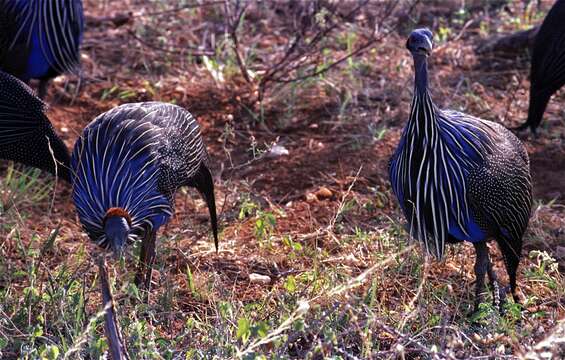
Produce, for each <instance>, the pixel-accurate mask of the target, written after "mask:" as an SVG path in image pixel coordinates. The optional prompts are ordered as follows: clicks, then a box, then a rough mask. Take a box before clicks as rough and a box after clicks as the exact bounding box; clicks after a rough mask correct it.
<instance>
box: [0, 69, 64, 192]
mask: <svg viewBox="0 0 565 360" xmlns="http://www.w3.org/2000/svg"><path fill="white" fill-rule="evenodd" d="M0 158H2V159H6V160H13V161H16V162H19V163H22V164H25V165H29V166H33V167H37V168H39V169H42V170H45V171H49V172H50V173H52V174H55V175H58V176H59V177H61V178H62V179H64V180H66V181H68V182H70V172H69V163H70V156H69V152H68V150H67V147H66V146H65V144H64V143H63V141H62V140H61V139H60V138H59V137H58V136H57V134H55V131H54V129H53V126H52V125H51V123H50V122H49V119H48V118H47V116H46V115H45V104H44V103H43V102H42V101H41V100H39V99H38V98H37V97H35V96H34V95H33V92H32V90H31V89H30V88H29V87H28V86H27V85H26V84H24V83H23V82H21V81H20V80H18V79H16V78H15V77H13V76H11V75H9V74H6V73H4V72H2V71H0Z"/></svg>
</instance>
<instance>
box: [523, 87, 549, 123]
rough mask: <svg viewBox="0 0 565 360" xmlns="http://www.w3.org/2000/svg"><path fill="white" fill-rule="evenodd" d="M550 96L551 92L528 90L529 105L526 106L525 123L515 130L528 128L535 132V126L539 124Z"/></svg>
mask: <svg viewBox="0 0 565 360" xmlns="http://www.w3.org/2000/svg"><path fill="white" fill-rule="evenodd" d="M550 98H551V94H547V93H545V92H541V91H536V90H535V89H531V90H530V107H529V108H528V119H527V120H526V122H525V123H523V124H522V125H520V126H518V127H517V128H515V130H524V129H526V128H528V127H529V128H530V129H531V130H532V132H533V133H534V134H535V132H536V129H537V127H538V126H539V124H540V122H541V120H542V118H543V113H544V112H545V109H546V107H547V103H548V102H549V99H550Z"/></svg>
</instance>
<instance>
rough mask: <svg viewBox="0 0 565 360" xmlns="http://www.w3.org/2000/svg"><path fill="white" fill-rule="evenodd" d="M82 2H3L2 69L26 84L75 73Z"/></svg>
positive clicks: (42, 83) (0, 15)
mask: <svg viewBox="0 0 565 360" xmlns="http://www.w3.org/2000/svg"><path fill="white" fill-rule="evenodd" d="M83 24H84V15H83V9H82V0H0V70H3V71H5V72H7V73H9V74H11V75H14V76H16V77H17V78H19V79H20V80H22V81H24V82H28V81H29V80H30V79H39V80H40V84H39V92H38V93H39V97H40V98H43V97H44V96H45V94H46V91H47V85H48V82H49V80H50V79H52V78H54V77H56V76H58V75H60V74H63V73H66V72H71V71H73V70H75V69H76V68H77V67H78V65H79V62H80V43H81V41H82V35H83V31H84V25H83Z"/></svg>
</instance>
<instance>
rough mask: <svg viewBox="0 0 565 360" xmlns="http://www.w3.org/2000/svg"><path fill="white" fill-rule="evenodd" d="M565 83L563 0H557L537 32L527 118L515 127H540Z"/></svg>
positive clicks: (533, 128) (564, 2) (564, 10)
mask: <svg viewBox="0 0 565 360" xmlns="http://www.w3.org/2000/svg"><path fill="white" fill-rule="evenodd" d="M563 85H565V0H557V2H555V4H554V5H553V7H552V8H551V10H550V11H549V13H548V14H547V16H546V17H545V19H544V20H543V23H542V25H541V27H540V29H539V32H538V34H537V35H536V38H535V41H534V47H533V53H532V67H531V70H530V106H529V108H528V119H527V120H526V122H525V123H523V124H522V125H520V126H519V127H517V128H516V129H517V130H523V129H525V128H527V127H529V128H530V129H531V130H532V132H533V133H535V132H536V129H537V127H538V126H539V124H540V122H541V120H542V118H543V113H544V112H545V109H546V107H547V103H548V102H549V99H550V98H551V96H552V95H553V94H555V92H556V91H557V90H559V89H560V88H561V87H562V86H563Z"/></svg>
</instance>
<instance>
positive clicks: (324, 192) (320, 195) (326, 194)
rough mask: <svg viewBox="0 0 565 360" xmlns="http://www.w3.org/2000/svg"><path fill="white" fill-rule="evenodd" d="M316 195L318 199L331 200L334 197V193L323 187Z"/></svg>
mask: <svg viewBox="0 0 565 360" xmlns="http://www.w3.org/2000/svg"><path fill="white" fill-rule="evenodd" d="M315 195H316V197H317V198H318V199H329V198H331V197H332V195H333V193H332V191H331V190H330V189H328V188H327V187H325V186H322V187H321V188H319V189H318V191H316V193H315Z"/></svg>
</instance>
